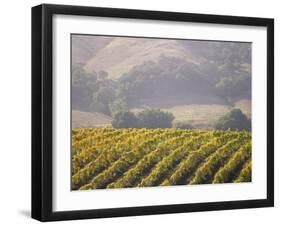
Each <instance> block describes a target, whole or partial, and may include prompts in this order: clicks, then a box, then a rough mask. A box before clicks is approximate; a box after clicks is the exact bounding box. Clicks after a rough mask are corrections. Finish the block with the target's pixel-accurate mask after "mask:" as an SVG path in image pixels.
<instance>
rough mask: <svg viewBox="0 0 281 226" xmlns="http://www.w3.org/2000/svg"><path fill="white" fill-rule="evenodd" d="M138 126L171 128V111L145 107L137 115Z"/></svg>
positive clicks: (172, 117)
mask: <svg viewBox="0 0 281 226" xmlns="http://www.w3.org/2000/svg"><path fill="white" fill-rule="evenodd" d="M137 117H138V120H139V126H140V127H142V128H171V127H172V121H173V120H174V118H175V117H174V116H173V114H172V113H169V112H163V111H161V110H159V109H147V110H144V111H142V112H140V113H139V114H138V115H137Z"/></svg>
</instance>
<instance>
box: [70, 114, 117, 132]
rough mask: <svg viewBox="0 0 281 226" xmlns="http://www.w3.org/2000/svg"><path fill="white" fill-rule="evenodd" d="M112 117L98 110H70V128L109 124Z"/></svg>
mask: <svg viewBox="0 0 281 226" xmlns="http://www.w3.org/2000/svg"><path fill="white" fill-rule="evenodd" d="M111 121H112V118H111V117H109V116H107V115H105V114H102V113H98V112H82V111H72V128H89V127H104V126H105V127H107V126H111Z"/></svg>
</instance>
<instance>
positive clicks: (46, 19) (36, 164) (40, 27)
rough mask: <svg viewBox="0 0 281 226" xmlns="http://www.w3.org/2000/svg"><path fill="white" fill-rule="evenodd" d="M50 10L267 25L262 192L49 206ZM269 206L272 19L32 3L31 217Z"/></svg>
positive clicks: (271, 180) (51, 218) (271, 191)
mask: <svg viewBox="0 0 281 226" xmlns="http://www.w3.org/2000/svg"><path fill="white" fill-rule="evenodd" d="M55 14H63V15H81V16H96V17H111V18H128V19H147V20H162V21H181V22H196V23H211V24H233V25H247V26H262V27H266V28H267V198H266V199H257V200H247V201H226V202H209V203H195V204H171V205H160V206H143V207H130V208H111V209H95V210H73V211H63V212H54V211H53V210H52V202H53V201H52V200H53V195H52V184H53V183H52V110H53V107H52V106H53V102H52V98H53V94H52V86H53V84H52V18H53V15H55ZM271 206H274V20H273V19H268V18H253V17H237V16H221V15H206V14H190V13H177V12H161V11H144V10H132V9H117V8H97V7H83V6H66V5H50V4H43V5H39V6H35V7H33V8H32V218H34V219H37V220H40V221H56V220H73V219H86V218H105V217H122V216H135V215H149V214H167V213H180V212H195V211H210V210H228V209H243V208H257V207H271Z"/></svg>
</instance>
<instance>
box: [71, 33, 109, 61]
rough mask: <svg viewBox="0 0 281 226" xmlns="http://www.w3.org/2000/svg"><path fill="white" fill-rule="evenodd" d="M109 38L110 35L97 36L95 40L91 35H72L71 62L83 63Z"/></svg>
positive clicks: (95, 53) (103, 45) (101, 47)
mask: <svg viewBox="0 0 281 226" xmlns="http://www.w3.org/2000/svg"><path fill="white" fill-rule="evenodd" d="M111 40H112V38H111V37H99V39H98V41H97V40H96V39H93V36H92V35H72V63H73V64H76V63H81V64H84V63H85V62H87V61H88V60H90V59H91V58H92V57H94V56H96V55H97V53H98V52H99V50H100V49H103V48H104V47H105V46H106V45H107V44H108V43H109V42H110V41H111Z"/></svg>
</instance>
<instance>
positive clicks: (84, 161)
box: [72, 128, 251, 190]
mask: <svg viewBox="0 0 281 226" xmlns="http://www.w3.org/2000/svg"><path fill="white" fill-rule="evenodd" d="M249 181H251V135H250V133H248V132H238V131H200V130H182V129H112V128H93V129H74V130H73V131H72V189H74V190H78V189H80V190H87V189H99V188H125V187H150V186H159V185H162V186H167V185H187V184H209V183H231V182H249Z"/></svg>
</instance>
